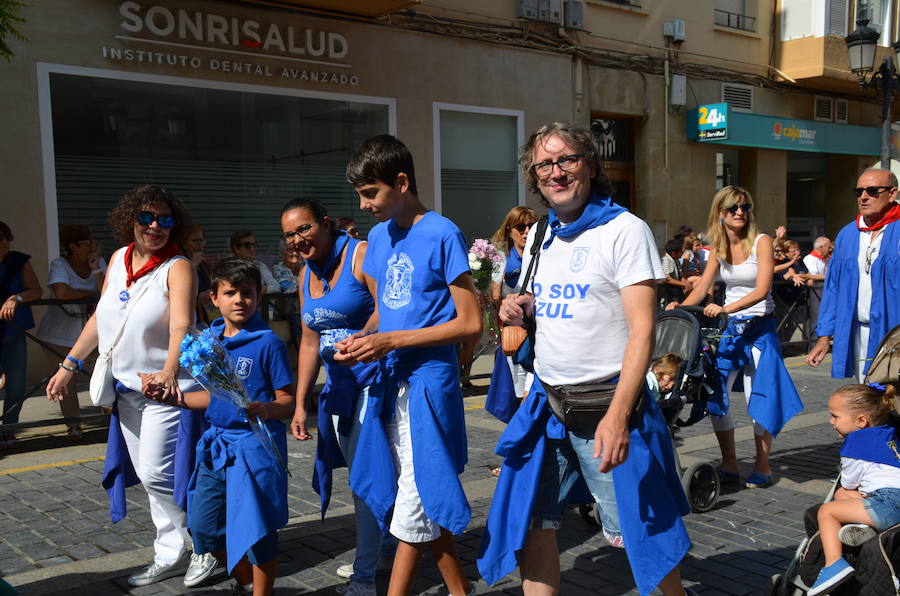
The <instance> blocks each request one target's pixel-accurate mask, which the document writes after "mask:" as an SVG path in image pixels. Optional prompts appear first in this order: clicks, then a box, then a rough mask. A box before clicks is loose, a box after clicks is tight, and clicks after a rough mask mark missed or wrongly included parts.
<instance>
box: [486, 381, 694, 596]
mask: <svg viewBox="0 0 900 596" xmlns="http://www.w3.org/2000/svg"><path fill="white" fill-rule="evenodd" d="M645 403H646V406H645V409H644V416H643V417H642V419H641V422H640V424H639V425H638V427H637V428H635V429H634V430H632V431H631V434H630V444H629V451H628V458H627V459H626V460H625V462H623V463H622V464H621V465H619V466H617V467H615V468H613V472H612V473H613V486H614V490H615V493H616V501H617V504H618V510H619V518H620V519H619V522H620V525H621V528H622V538H623V540H624V542H625V551H626V555H627V556H628V561H629V562H630V564H631V570H632V575H633V576H634V580H635V583H636V584H637V586H638V589H639V590H640V593H641V594H642V596H643V595H645V594H649V593H650V592H651V591H653V589H654V588H655V587H656V586H657V585H659V582H660V581H661V580H662V579H663V578H664V577H665V576H666V575H667V574H668V573H669V572H670V571H671V570H672V569H674V568H675V566H677V565H678V563H679V562H680V561H681V559H682V558H683V557H684V555H685V554H686V553H687V551H688V550H689V549H690V546H691V542H690V538H689V537H688V534H687V530H686V529H685V527H684V522H683V521H682V519H681V516H682V515H686V514H687V513H688V511H689V510H690V507H689V505H688V502H687V499H686V498H685V496H684V492H683V489H682V488H681V480H680V478H679V477H678V473H677V469H676V467H675V457H674V452H673V450H672V444H671V439H670V437H669V431H668V428H667V427H666V423H665V420H664V419H663V417H662V415H661V414H660V412H659V408H658V407H657V405H656V402H654V401H653V400H652V399H649V396H648V398H647V399H645ZM565 437H566V430H565V427H564V426H563V425H562V424H561V423H560V422H559V421H558V420H557V419H556V418H555V417H554V416H552V414H551V412H550V406H549V405H548V403H547V395H546V393H545V391H544V388H543V386H542V385H541V383H540V380H539V379H538V378H535V380H534V384H533V385H532V387H531V391H530V393H529V394H528V397H527V398H526V399H525V403H524V404H523V405H522V406H521V407H520V408H519V409H518V411H517V412H516V414H515V415H514V416H513V418H512V419H511V420H510V422H509V425H508V426H507V427H506V431H505V432H504V433H503V435H502V436H501V437H500V440H499V441H498V443H497V447H496V449H495V452H496V453H497V454H498V455H502V456H504V457H505V458H506V459H505V460H504V462H503V468H502V470H501V472H500V479H499V481H498V483H497V489H496V491H495V492H494V498H493V501H492V502H491V509H490V512H489V513H488V519H487V524H486V528H485V534H484V537H483V539H482V543H481V548H480V551H479V554H478V560H477V564H478V570H479V571H480V572H481V575H482V576H483V577H484V579H485V581H487V582H488V583H489V584H494V583H496V582H497V581H499V580H500V579H502V578H503V577H504V576H505V575H508V574H509V573H511V572H512V571H513V570H514V569H515V568H516V565H517V559H516V553H517V552H518V551H520V550H521V549H522V548H523V547H524V545H525V538H526V535H527V533H528V529H529V526H530V519H531V512H532V509H533V506H534V498H535V495H536V493H537V490H538V482H539V479H540V472H541V465H542V461H543V458H544V452H545V449H546V441H547V439H548V438H550V439H562V438H565ZM598 465H599V462H598ZM579 485H580V489H579V488H578V487H576V492H577V493H580V494H577V495H574V493H573V495H574V496H573V495H570V498H569V502H570V503H571V502H578V499H579V498H580V497H581V496H587V497H588V499H590V493H587V494H586V495H585V494H584V492H585V491H586V490H587V487H586V486H585V485H584V481H583V479H581V480H579ZM635 494H637V498H635Z"/></svg>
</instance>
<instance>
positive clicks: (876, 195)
mask: <svg viewBox="0 0 900 596" xmlns="http://www.w3.org/2000/svg"><path fill="white" fill-rule="evenodd" d="M853 192H854V194H855V195H856V197H857V198H856V203H857V207H858V210H859V214H858V215H857V216H856V219H855V220H854V221H852V222H850V223H849V224H847V225H846V226H844V228H843V229H842V230H841V231H840V233H839V234H838V236H837V240H835V245H834V254H833V255H832V257H831V263H830V265H829V269H828V272H827V273H826V276H825V289H824V292H823V294H822V304H821V306H820V308H819V322H818V326H817V327H816V333H818V334H819V339H818V340H817V341H816V344H815V346H813V349H812V350H810V352H809V354H808V355H807V357H806V362H807V363H808V364H809V365H810V366H818V365H819V364H820V363H821V362H822V360H823V359H824V358H825V355H826V354H828V347H829V343H830V341H831V339H832V338H834V346H833V354H832V362H831V376H832V377H834V378H842V377H852V376H857V377H858V378H859V379H860V381H862V379H863V378H864V377H865V374H866V372H867V371H868V369H869V363H870V362H871V359H872V357H873V356H874V355H875V350H876V348H877V347H878V343H879V342H880V341H881V339H882V338H883V337H884V336H885V335H886V334H887V332H888V331H889V330H890V329H891V328H893V327H894V326H896V325H897V324H900V275H898V271H900V223H897V222H898V220H900V205H898V204H897V202H896V201H897V177H896V176H895V175H894V174H893V173H892V172H891V171H890V170H884V169H880V168H871V169H868V170H865V171H863V173H862V174H860V176H859V179H858V180H857V183H856V188H854V189H853ZM846 305H855V308H847V307H846Z"/></svg>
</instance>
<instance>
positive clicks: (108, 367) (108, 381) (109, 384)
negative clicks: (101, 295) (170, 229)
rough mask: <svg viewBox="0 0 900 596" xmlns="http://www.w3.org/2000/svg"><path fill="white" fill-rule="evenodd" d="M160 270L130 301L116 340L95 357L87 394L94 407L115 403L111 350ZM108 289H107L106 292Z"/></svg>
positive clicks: (157, 270)
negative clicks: (89, 395)
mask: <svg viewBox="0 0 900 596" xmlns="http://www.w3.org/2000/svg"><path fill="white" fill-rule="evenodd" d="M161 269H162V264H160V265H159V267H157V269H156V271H155V272H154V273H153V277H152V278H150V279H149V280H148V283H146V284H144V287H143V289H141V291H140V293H139V294H138V295H137V296H135V297H134V298H132V299H131V304H130V305H129V307H128V310H127V311H126V312H125V315H124V316H123V317H122V323H121V325H119V331H118V332H117V333H116V338H115V339H114V340H113V342H112V343H111V344H110V346H109V349H108V350H107V351H106V352H104V353H102V354H100V355H99V356H97V361H96V362H95V363H94V370H93V371H91V384H90V389H89V392H90V394H91V402H92V403H93V404H94V405H95V406H102V407H104V408H111V407H112V405H113V404H114V403H115V402H116V387H115V382H116V379H115V377H113V368H112V356H113V350H115V349H116V345H117V344H118V343H119V340H120V339H121V338H122V332H124V331H125V323H126V322H127V321H128V315H130V314H131V311H133V310H134V308H135V305H136V304H137V302H138V300H140V299H141V296H143V295H144V292H146V291H147V289H148V288H149V287H150V286H151V285H152V284H153V283H154V282H155V280H156V276H157V275H158V274H159V271H160V270H161ZM108 290H109V288H107V291H108Z"/></svg>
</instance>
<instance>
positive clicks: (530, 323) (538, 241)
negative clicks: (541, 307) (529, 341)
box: [519, 215, 548, 333]
mask: <svg viewBox="0 0 900 596" xmlns="http://www.w3.org/2000/svg"><path fill="white" fill-rule="evenodd" d="M547 224H548V220H547V216H546V215H545V216H543V217H542V218H540V219H539V220H538V224H537V229H536V230H535V231H534V242H532V244H531V260H530V261H528V269H526V270H525V278H524V280H523V281H522V287H521V288H519V296H521V295H523V294H524V293H525V292H526V291H527V290H528V284H529V283H531V289H532V290H534V277H535V276H536V275H537V266H538V261H539V260H540V259H541V245H542V244H543V243H544V234H546V233H547ZM525 328H526V329H527V330H528V332H529V333H531V332H532V330H533V329H534V318H533V317H529V316H527V315H526V316H525Z"/></svg>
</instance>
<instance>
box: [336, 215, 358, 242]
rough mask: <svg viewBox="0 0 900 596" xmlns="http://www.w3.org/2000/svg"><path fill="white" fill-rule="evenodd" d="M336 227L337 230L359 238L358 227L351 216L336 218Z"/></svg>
mask: <svg viewBox="0 0 900 596" xmlns="http://www.w3.org/2000/svg"><path fill="white" fill-rule="evenodd" d="M337 227H338V231H340V230H344V231H345V232H347V235H348V236H350V237H351V238H356V239H357V240H358V239H359V227H358V226H357V225H356V222H355V221H353V218H352V217H339V218H337Z"/></svg>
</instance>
